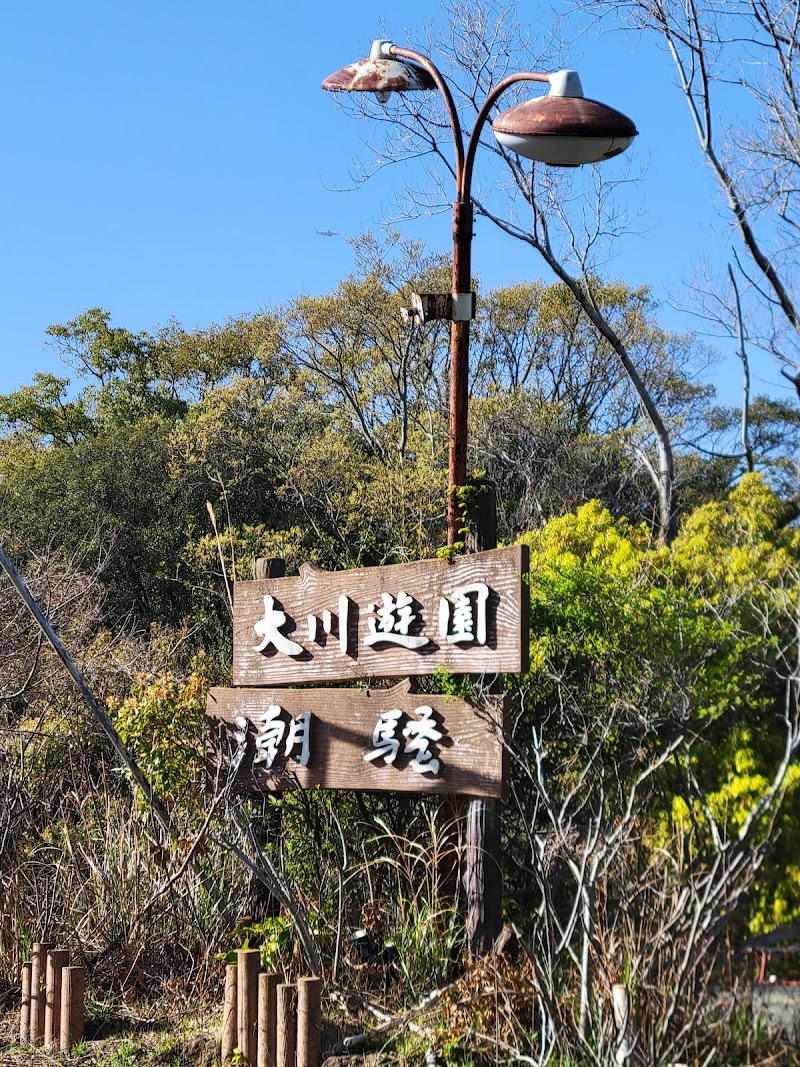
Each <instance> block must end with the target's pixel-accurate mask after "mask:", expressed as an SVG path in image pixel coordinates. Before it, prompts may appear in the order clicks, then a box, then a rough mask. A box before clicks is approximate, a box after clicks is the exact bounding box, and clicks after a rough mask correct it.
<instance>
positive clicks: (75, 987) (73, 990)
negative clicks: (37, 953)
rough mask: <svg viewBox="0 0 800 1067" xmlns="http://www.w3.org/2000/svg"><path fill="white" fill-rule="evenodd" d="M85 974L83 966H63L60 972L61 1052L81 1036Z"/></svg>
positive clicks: (66, 1049) (75, 1043)
mask: <svg viewBox="0 0 800 1067" xmlns="http://www.w3.org/2000/svg"><path fill="white" fill-rule="evenodd" d="M85 992H86V974H85V972H84V970H83V967H64V969H63V970H62V972H61V1038H60V1045H61V1051H62V1052H69V1050H70V1049H71V1048H72V1046H73V1045H77V1043H78V1042H79V1041H80V1040H81V1038H82V1037H83V998H84V994H85Z"/></svg>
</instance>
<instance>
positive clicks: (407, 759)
mask: <svg viewBox="0 0 800 1067" xmlns="http://www.w3.org/2000/svg"><path fill="white" fill-rule="evenodd" d="M486 699H487V703H486V705H485V706H481V707H478V706H477V705H475V704H473V703H470V702H468V701H466V700H456V699H454V698H452V697H446V696H439V695H432V694H429V693H424V694H423V693H416V694H414V693H412V692H411V684H410V683H409V682H408V681H405V682H401V683H400V684H399V685H395V686H393V687H392V688H391V689H383V690H377V689H372V690H369V689H211V690H210V692H209V696H208V716H209V718H210V720H211V727H212V728H211V731H210V734H211V739H210V748H209V762H210V764H211V773H212V777H213V778H215V779H216V781H217V784H218V785H220V786H221V785H222V784H224V783H225V782H226V781H227V780H228V779H229V778H230V777H231V776H233V779H234V782H233V788H234V790H235V791H236V792H246V793H250V792H257V793H263V792H277V791H279V790H284V789H309V788H311V787H312V786H315V785H320V786H324V787H325V788H326V789H366V790H391V791H393V792H394V791H400V792H412V793H464V794H470V795H473V796H482V797H501V796H502V794H503V754H504V748H503V741H502V734H503V719H504V715H505V714H506V712H507V708H508V698H507V697H501V696H491V697H488V698H486Z"/></svg>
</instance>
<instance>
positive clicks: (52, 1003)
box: [44, 948, 69, 1052]
mask: <svg viewBox="0 0 800 1067" xmlns="http://www.w3.org/2000/svg"><path fill="white" fill-rule="evenodd" d="M68 966H69V950H68V949H65V948H55V949H51V950H50V952H48V953H47V980H46V982H45V1006H44V1047H45V1048H46V1049H47V1050H48V1051H51V1052H52V1051H54V1050H57V1049H58V1048H59V1045H60V1043H61V976H62V971H63V969H64V968H65V967H68Z"/></svg>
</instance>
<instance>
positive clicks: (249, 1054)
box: [236, 948, 261, 1067]
mask: <svg viewBox="0 0 800 1067" xmlns="http://www.w3.org/2000/svg"><path fill="white" fill-rule="evenodd" d="M236 958H237V961H238V963H237V968H238V975H237V978H238V981H237V997H236V999H237V1004H236V1008H237V1018H238V1026H237V1031H238V1037H239V1041H238V1044H239V1051H240V1052H241V1054H242V1056H244V1058H245V1060H246V1061H247V1062H248V1063H249V1064H250V1065H251V1067H254V1065H255V1062H256V1051H257V1048H258V972H259V970H260V968H261V949H259V948H240V949H239V951H238V952H237V953H236Z"/></svg>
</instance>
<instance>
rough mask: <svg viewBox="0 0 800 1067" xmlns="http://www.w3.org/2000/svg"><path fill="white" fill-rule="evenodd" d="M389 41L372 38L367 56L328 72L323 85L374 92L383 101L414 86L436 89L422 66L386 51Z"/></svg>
mask: <svg viewBox="0 0 800 1067" xmlns="http://www.w3.org/2000/svg"><path fill="white" fill-rule="evenodd" d="M391 46H392V42H391V41H381V40H378V41H373V42H372V48H371V49H370V54H369V59H359V60H358V61H357V62H355V63H350V64H349V65H348V66H346V67H342V69H341V70H337V71H336V73H335V74H330V75H329V76H328V77H327V78H326V79H325V81H324V82H323V83H322V88H323V89H327V90H329V91H330V92H334V93H338V92H348V93H354V92H355V93H359V92H364V93H374V94H375V96H376V97H377V99H378V100H379V101H380V102H381V103H385V102H386V101H387V100H388V99H389V96H390V95H391V94H392V93H405V92H408V91H409V90H415V89H435V88H436V83H435V82H434V80H433V78H432V77H431V76H430V74H428V72H427V71H426V70H423V69H422V67H418V66H417V65H416V64H414V63H409V62H408V61H407V60H405V59H394V58H392V56H391V55H390V54H389V49H390V48H391Z"/></svg>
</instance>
